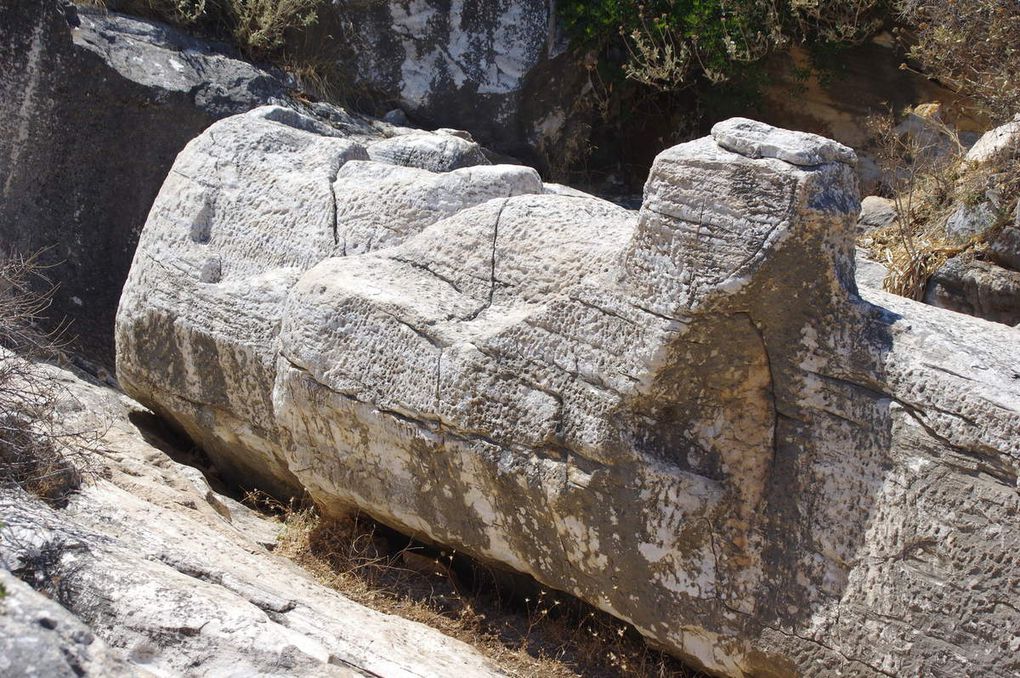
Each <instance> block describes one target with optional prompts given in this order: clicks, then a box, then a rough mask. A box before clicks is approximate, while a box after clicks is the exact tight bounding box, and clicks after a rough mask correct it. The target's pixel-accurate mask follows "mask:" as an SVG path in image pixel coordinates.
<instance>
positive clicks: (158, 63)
mask: <svg viewBox="0 0 1020 678" xmlns="http://www.w3.org/2000/svg"><path fill="white" fill-rule="evenodd" d="M288 89H289V85H288V83H287V82H286V81H285V78H284V77H283V76H282V75H281V74H279V73H270V72H268V71H266V70H263V69H261V68H257V67H255V66H253V65H251V64H249V63H247V62H245V61H243V60H241V59H240V58H239V57H238V56H237V55H236V54H232V53H231V52H230V51H229V50H228V49H227V48H225V47H224V46H218V45H213V44H210V43H207V42H203V41H201V40H197V39H195V38H192V37H189V36H187V35H185V34H183V33H181V32H179V31H177V30H174V29H172V28H170V27H168V26H165V25H163V24H159V23H156V22H150V21H144V20H140V19H135V18H131V17H127V16H122V15H118V14H115V13H112V12H111V13H107V12H105V11H104V10H101V9H96V8H89V7H85V6H76V5H74V4H72V3H71V2H63V1H61V0H5V2H3V3H2V4H0V122H2V123H3V128H4V130H5V131H4V133H3V134H0V239H2V240H3V243H4V245H5V249H9V250H13V251H15V252H17V253H20V254H22V255H25V256H28V255H31V254H33V253H35V252H37V251H39V250H43V254H42V262H43V263H44V264H45V265H47V266H49V268H48V269H47V271H46V275H47V276H48V277H49V278H50V279H51V280H52V281H53V282H54V283H56V284H57V285H58V287H57V290H56V292H55V294H54V297H53V306H52V307H51V308H50V309H49V311H48V314H49V316H50V317H51V319H52V323H53V324H59V323H60V321H61V320H62V319H64V318H65V317H66V318H67V319H69V320H71V321H72V324H71V326H70V334H71V335H75V336H77V337H78V338H79V345H78V348H79V349H80V350H81V351H82V352H83V353H84V354H85V355H87V356H89V358H90V359H91V360H93V361H95V362H96V363H99V364H106V365H109V366H112V364H113V350H114V349H113V325H114V317H115V315H116V310H117V303H118V301H119V299H120V291H121V288H122V286H123V284H124V280H125V279H126V278H127V274H128V269H129V268H130V265H131V258H132V256H133V255H134V248H135V244H136V243H137V241H138V234H139V232H140V231H141V228H142V226H143V225H144V224H145V219H146V216H147V214H148V212H149V208H150V207H151V206H152V202H153V200H154V199H155V197H156V194H157V193H158V191H159V187H160V185H161V184H162V182H163V180H164V179H165V178H166V174H167V171H168V170H169V169H170V166H171V165H172V164H173V161H174V158H175V157H176V156H177V153H178V152H179V151H180V150H181V149H182V148H184V146H185V144H187V142H188V141H190V140H191V139H192V138H194V137H195V136H196V135H197V134H198V133H199V132H201V131H202V130H204V129H205V128H206V127H208V126H209V125H210V124H211V123H213V122H214V121H216V120H218V119H220V118H223V117H225V116H229V115H233V114H236V113H241V112H243V111H246V110H249V109H251V108H254V107H256V106H260V105H263V104H266V103H271V102H277V103H280V102H284V101H288V100H289V98H288ZM329 112H330V113H331V114H332V122H333V123H334V124H335V125H337V126H339V127H341V128H343V129H345V130H347V131H348V132H349V133H356V132H358V131H359V130H360V131H365V130H364V126H365V123H364V122H361V121H359V120H357V119H355V118H354V117H352V116H349V115H347V114H345V113H343V112H342V111H339V110H338V109H333V110H331V111H329ZM368 131H371V130H370V129H369V130H368Z"/></svg>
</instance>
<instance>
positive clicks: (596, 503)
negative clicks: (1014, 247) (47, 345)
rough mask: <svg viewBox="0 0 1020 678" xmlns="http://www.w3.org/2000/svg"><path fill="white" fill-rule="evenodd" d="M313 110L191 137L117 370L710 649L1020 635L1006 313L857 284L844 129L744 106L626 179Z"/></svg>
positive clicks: (1009, 645)
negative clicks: (359, 136) (407, 162)
mask: <svg viewBox="0 0 1020 678" xmlns="http://www.w3.org/2000/svg"><path fill="white" fill-rule="evenodd" d="M293 117H294V116H289V117H288V116H282V115H280V114H279V112H278V111H277V109H273V108H271V107H267V108H262V109H257V110H255V111H253V112H251V113H248V114H245V115H241V116H236V117H233V118H229V119H226V120H223V121H221V122H219V123H216V124H215V125H213V126H212V127H211V128H210V129H209V130H208V131H207V132H205V133H204V134H202V135H201V136H199V137H198V138H197V139H195V140H194V141H192V142H191V144H190V145H189V146H188V147H187V148H186V149H185V150H184V152H182V153H181V155H180V156H179V157H178V159H177V162H176V164H175V165H174V168H173V170H172V171H171V173H170V175H169V177H168V178H167V180H166V183H165V184H164V186H163V189H162V191H161V193H160V195H159V198H158V199H157V201H156V204H155V205H154V207H153V209H152V211H151V213H150V216H149V219H148V222H147V224H146V226H145V229H144V232H143V233H142V237H141V242H140V245H139V248H138V251H137V254H136V256H135V261H134V264H133V267H132V270H131V275H130V278H129V280H128V283H127V285H126V288H125V290H124V295H123V298H122V301H121V306H120V311H119V315H118V323H117V360H118V378H119V380H120V383H121V385H122V386H123V387H124V388H125V390H126V391H127V392H128V393H129V394H131V395H132V396H134V397H135V398H137V399H138V400H140V401H141V402H142V403H144V404H145V405H147V406H149V407H151V408H152V409H153V410H154V411H156V412H158V413H159V414H161V415H162V416H164V417H165V418H167V419H169V420H170V421H172V422H174V423H175V424H176V425H177V426H179V427H180V428H181V429H183V430H184V431H186V432H187V433H188V435H190V436H191V437H192V438H193V439H194V440H195V441H196V443H198V444H200V445H201V446H203V448H204V449H205V450H206V451H207V452H208V454H209V455H210V456H211V457H212V458H213V459H214V460H215V461H216V463H217V466H218V468H219V469H221V471H222V472H223V473H225V474H227V475H228V476H231V477H233V478H234V479H235V480H239V481H242V482H245V481H246V482H249V483H252V482H254V483H257V484H258V485H259V486H260V487H262V488H264V489H268V490H271V491H274V492H281V493H286V492H297V491H302V490H305V491H307V492H308V493H309V494H310V495H311V496H312V497H313V498H314V500H315V501H316V503H317V504H318V506H319V507H320V508H321V510H323V511H325V512H327V513H333V514H342V513H344V512H347V511H350V510H352V509H360V510H363V511H366V512H368V513H369V514H371V515H372V516H374V517H375V518H376V519H378V520H380V521H382V522H384V523H386V524H388V525H391V526H393V527H395V528H398V529H401V530H404V531H407V532H409V533H414V534H416V535H419V536H422V537H424V538H427V539H429V540H432V541H435V542H438V543H441V544H448V545H453V546H455V547H456V548H458V549H462V550H464V551H466V552H468V553H471V554H473V555H474V556H476V557H478V558H481V559H485V560H489V561H493V562H496V563H499V564H502V565H504V566H508V567H510V568H513V569H514V570H517V571H520V572H525V573H528V574H530V575H533V576H534V577H535V578H536V579H538V580H539V581H541V582H543V583H545V584H546V585H549V586H551V587H554V588H556V589H559V590H563V591H568V592H570V593H572V594H574V595H576V596H578V597H580V598H582V599H584V600H586V601H588V602H591V603H592V604H594V605H596V606H598V607H599V608H601V609H603V610H606V611H608V612H610V613H611V614H613V615H616V616H617V617H619V618H621V619H624V620H627V621H628V622H630V623H632V624H633V625H634V626H635V627H636V628H637V629H638V630H639V631H640V632H641V633H642V634H644V635H645V636H646V637H648V638H649V639H650V640H651V641H652V642H653V643H655V644H656V645H658V646H660V647H663V648H665V649H667V650H668V651H670V652H672V653H674V654H676V655H678V656H680V657H682V658H684V659H685V660H687V661H689V662H691V663H692V664H694V665H697V666H700V667H704V668H705V669H708V670H710V671H712V672H715V673H720V674H725V675H734V676H739V675H765V676H772V675H777V676H778V675H830V674H831V673H832V672H834V671H837V670H839V671H842V672H843V673H844V674H847V675H880V674H881V675H908V674H909V675H914V674H924V675H931V674H942V675H964V674H968V675H978V674H981V675H1004V674H1008V673H1010V672H1011V671H1018V670H1020V639H1018V636H1017V631H1016V629H1018V628H1020V611H1018V606H1017V603H1016V601H1017V600H1018V599H1020V563H1018V560H1017V558H1016V556H1015V554H1016V553H1018V552H1020V494H1018V488H1017V473H1018V468H1020V414H1018V412H1020V351H1018V350H1017V346H1018V345H1020V341H1018V340H1020V334H1018V332H1017V331H1016V330H1014V329H1011V328H1008V327H1005V326H999V325H994V324H992V323H987V322H983V321H980V320H976V319H973V318H968V317H964V316H959V315H956V314H952V313H949V312H946V311H941V310H939V309H934V308H931V307H925V306H922V305H920V304H916V303H913V302H911V301H908V300H906V299H902V298H898V297H894V296H891V295H887V294H884V293H881V292H870V293H869V299H868V300H864V299H862V298H861V296H860V295H859V293H858V290H857V286H856V284H855V281H854V258H853V253H854V243H853V238H854V224H855V221H856V215H857V212H858V211H859V202H858V193H857V184H856V175H855V170H854V163H855V157H854V154H853V152H852V151H851V150H850V149H848V148H846V147H843V146H841V145H839V144H837V143H835V142H833V141H830V140H828V139H824V138H821V137H818V136H814V135H809V134H803V133H797V132H788V131H785V130H779V129H776V128H772V127H769V126H766V125H763V124H760V123H755V122H752V121H749V120H742V119H734V120H729V121H726V122H723V123H719V124H718V125H717V126H716V127H715V128H714V129H713V131H712V135H711V136H709V137H706V138H703V139H700V140H697V141H693V142H690V143H686V144H682V145H680V146H676V147H674V148H671V149H669V150H667V151H664V152H663V153H662V154H661V155H660V156H659V157H658V158H657V159H656V161H655V165H654V167H653V168H652V170H651V174H650V176H649V179H648V183H647V185H646V187H645V196H644V202H643V205H642V207H641V210H640V212H639V213H634V212H630V211H628V210H625V209H623V208H621V207H618V206H615V205H613V204H611V203H609V202H606V201H604V200H601V199H598V198H595V197H592V196H588V195H585V194H582V193H580V192H576V191H567V190H563V189H554V188H553V187H549V186H545V185H543V184H542V182H541V180H540V179H539V177H538V175H537V174H536V173H535V172H534V171H533V170H530V169H527V168H523V167H516V166H506V165H494V166H489V165H485V166H469V167H462V168H461V169H457V170H454V171H451V172H447V173H435V172H431V171H428V170H426V169H422V168H421V167H405V166H398V165H392V164H387V163H385V162H379V161H373V160H370V159H369V158H370V157H372V154H371V153H370V149H366V148H365V147H364V146H363V145H361V144H359V143H358V141H356V140H353V139H346V138H342V137H341V136H333V135H331V133H330V132H329V131H328V130H322V129H316V128H314V127H312V126H310V125H308V124H296V123H295V121H294V119H293ZM338 134H339V133H338ZM387 143H389V144H390V145H392V144H393V143H394V142H393V140H389V141H387ZM397 155H398V156H399V154H397ZM405 156H406V157H412V154H405Z"/></svg>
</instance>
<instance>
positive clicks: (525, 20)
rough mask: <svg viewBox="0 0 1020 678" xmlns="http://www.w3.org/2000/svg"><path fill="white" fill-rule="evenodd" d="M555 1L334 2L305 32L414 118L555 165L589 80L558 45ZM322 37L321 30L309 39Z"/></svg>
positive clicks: (318, 49)
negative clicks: (316, 25) (454, 129)
mask: <svg viewBox="0 0 1020 678" xmlns="http://www.w3.org/2000/svg"><path fill="white" fill-rule="evenodd" d="M555 6H556V3H555V0H487V1H482V0H467V1H466V2H453V3H450V2H448V1H446V0H408V1H407V2H363V1H360V0H344V1H342V2H336V3H333V8H332V11H329V10H326V11H324V12H323V13H322V14H323V16H322V17H321V21H320V24H321V25H320V26H319V27H318V28H317V29H313V31H312V34H311V36H310V38H308V39H305V40H303V41H302V44H298V45H295V48H296V49H299V50H300V49H302V48H307V47H306V45H311V46H312V47H311V49H312V50H313V51H314V53H315V54H316V55H317V56H318V57H319V58H321V57H322V55H323V51H324V50H328V49H330V48H332V49H334V50H337V51H338V55H337V56H336V57H335V58H336V59H337V60H338V62H339V65H340V67H341V68H342V69H344V70H345V71H349V72H350V75H351V76H352V77H353V78H354V80H355V81H356V82H357V83H358V84H359V85H361V86H363V87H365V88H366V89H367V90H369V91H370V92H372V93H373V95H374V97H375V98H376V99H380V100H381V101H382V103H383V104H384V107H383V108H382V109H380V111H379V112H380V113H382V112H383V111H385V110H386V109H387V108H392V106H391V105H390V104H395V105H399V106H400V107H401V108H402V109H403V110H404V111H405V112H406V113H407V114H409V115H410V116H411V118H412V119H414V120H416V121H418V122H419V123H420V124H422V125H424V126H427V127H430V128H434V127H455V128H458V129H467V130H470V131H471V133H472V134H473V135H474V136H475V137H476V138H477V139H478V140H479V141H480V142H481V143H483V144H485V145H486V146H488V147H491V148H494V149H496V150H498V151H500V152H503V153H509V154H512V155H516V156H520V157H528V158H529V159H532V160H536V161H538V162H539V163H540V164H545V165H548V164H550V161H551V160H552V161H554V159H555V153H556V149H557V148H559V144H560V143H561V142H562V141H563V137H564V136H566V130H567V127H568V125H569V123H570V120H569V119H570V116H571V115H572V112H571V111H572V108H573V106H574V104H575V99H576V98H577V97H579V96H580V95H581V94H582V87H583V86H586V85H587V79H586V78H585V77H581V76H582V75H583V71H582V69H581V68H579V66H578V65H577V64H575V63H574V61H573V59H572V57H571V55H570V54H569V53H568V52H567V49H566V40H565V38H564V36H562V35H561V32H560V31H559V29H558V26H557V22H556V16H555V15H556V10H555ZM317 33H318V34H321V35H317Z"/></svg>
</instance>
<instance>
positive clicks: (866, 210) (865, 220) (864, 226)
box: [857, 195, 896, 233]
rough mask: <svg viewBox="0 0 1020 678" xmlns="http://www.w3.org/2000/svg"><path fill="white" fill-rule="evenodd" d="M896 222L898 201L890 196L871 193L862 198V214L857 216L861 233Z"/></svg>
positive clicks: (858, 228)
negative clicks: (884, 196) (882, 196)
mask: <svg viewBox="0 0 1020 678" xmlns="http://www.w3.org/2000/svg"><path fill="white" fill-rule="evenodd" d="M895 222H896V203H894V202H893V201H892V200H890V199H889V198H880V197H878V196H877V195H869V196H868V197H866V198H864V200H861V215H860V216H859V217H858V218H857V230H858V231H859V232H861V233H867V232H868V231H874V230H876V229H879V228H885V227H886V226H891V225H892V224H893V223H895Z"/></svg>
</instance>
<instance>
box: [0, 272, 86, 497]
mask: <svg viewBox="0 0 1020 678" xmlns="http://www.w3.org/2000/svg"><path fill="white" fill-rule="evenodd" d="M39 290H43V291H41V292H40V291H39ZM52 291H53V288H52V286H51V285H50V284H49V283H48V281H47V280H46V278H45V268H44V267H43V266H42V265H41V264H40V263H39V255H35V256H32V257H21V256H16V255H3V254H2V253H0V483H13V484H15V485H18V486H19V487H21V488H22V489H24V490H26V491H27V492H30V493H32V494H34V495H36V496H38V497H40V498H41V499H43V500H44V501H46V502H47V503H50V504H52V505H55V506H61V505H63V504H64V503H66V500H67V498H68V497H69V496H70V495H71V494H72V493H73V492H74V491H75V490H77V489H78V488H79V487H80V486H81V484H82V482H83V480H85V479H86V478H87V477H88V476H91V475H92V474H93V473H94V472H95V471H94V464H93V458H94V455H95V452H96V450H97V446H98V443H99V440H100V438H101V436H102V434H101V433H100V432H99V431H97V430H81V431H79V430H74V429H68V428H67V426H66V425H65V422H64V415H63V412H62V408H63V407H65V406H67V404H68V398H69V395H68V394H67V393H66V391H65V390H64V389H62V388H61V387H60V386H59V384H57V383H56V382H55V381H54V380H53V379H51V378H49V377H48V376H46V374H45V373H44V372H43V371H41V370H40V369H39V367H38V365H37V364H36V362H37V361H40V360H55V359H56V360H59V359H60V358H61V353H62V349H63V348H64V342H63V332H62V331H61V330H60V329H59V328H58V329H57V330H56V331H52V332H43V331H41V330H39V329H37V321H38V320H40V319H41V318H42V316H43V315H44V314H45V312H46V311H47V309H48V308H49V305H50V298H51V295H52Z"/></svg>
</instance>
